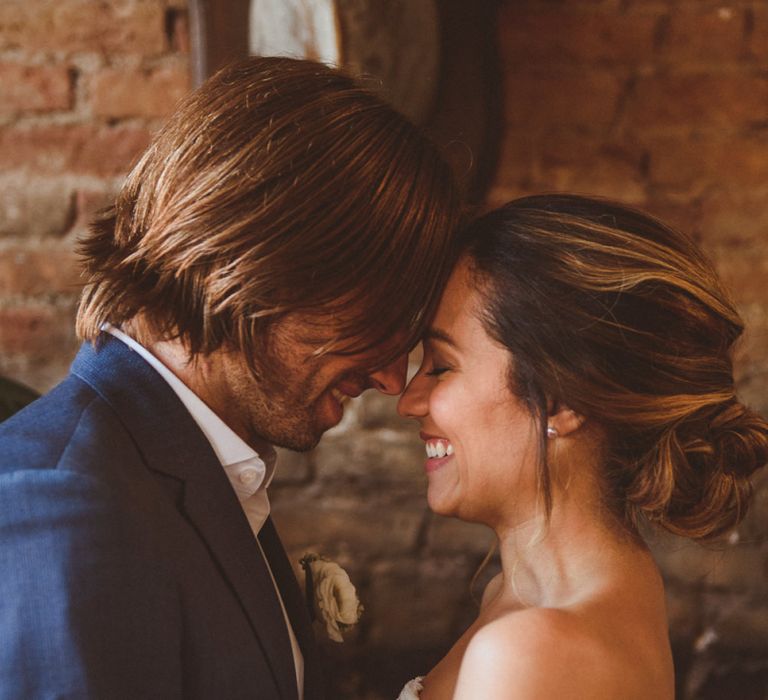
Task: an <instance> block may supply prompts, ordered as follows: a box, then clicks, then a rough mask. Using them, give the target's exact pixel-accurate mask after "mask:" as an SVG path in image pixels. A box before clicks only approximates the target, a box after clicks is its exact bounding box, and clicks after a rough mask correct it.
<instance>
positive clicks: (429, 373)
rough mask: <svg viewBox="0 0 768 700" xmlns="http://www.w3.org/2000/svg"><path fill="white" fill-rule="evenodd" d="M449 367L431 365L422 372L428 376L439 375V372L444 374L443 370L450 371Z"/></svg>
mask: <svg viewBox="0 0 768 700" xmlns="http://www.w3.org/2000/svg"><path fill="white" fill-rule="evenodd" d="M450 369H451V368H450V367H445V366H442V367H433V368H432V369H430V370H428V371H426V372H424V374H426V375H427V376H428V377H439V376H440V375H441V374H444V373H445V372H449V371H450Z"/></svg>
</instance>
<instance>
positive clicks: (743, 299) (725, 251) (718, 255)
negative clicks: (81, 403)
mask: <svg viewBox="0 0 768 700" xmlns="http://www.w3.org/2000/svg"><path fill="white" fill-rule="evenodd" d="M706 250H707V253H708V254H709V256H710V258H711V259H712V261H713V262H714V264H715V267H716V268H717V271H718V273H719V274H720V277H721V278H722V280H723V283H724V284H725V286H726V288H727V289H728V290H729V292H730V293H731V295H732V297H733V299H734V301H735V302H736V303H738V304H755V303H762V304H765V305H768V242H763V241H752V242H749V243H741V244H733V243H729V242H726V243H722V244H717V243H715V244H712V243H710V244H708V245H707V247H706Z"/></svg>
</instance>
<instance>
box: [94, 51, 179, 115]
mask: <svg viewBox="0 0 768 700" xmlns="http://www.w3.org/2000/svg"><path fill="white" fill-rule="evenodd" d="M187 90H189V75H188V72H187V65H186V63H175V64H173V65H171V66H163V67H161V68H156V69H147V70H137V69H134V70H129V71H125V70H120V69H118V68H105V69H104V70H101V71H99V72H98V73H96V74H95V75H94V76H93V78H92V79H91V82H90V92H91V98H90V102H91V108H92V110H93V113H94V114H95V115H96V116H100V117H163V116H167V115H168V114H170V112H171V111H173V107H174V105H175V104H176V103H177V102H178V101H179V100H180V99H181V98H182V97H183V96H184V94H185V93H186V92H187Z"/></svg>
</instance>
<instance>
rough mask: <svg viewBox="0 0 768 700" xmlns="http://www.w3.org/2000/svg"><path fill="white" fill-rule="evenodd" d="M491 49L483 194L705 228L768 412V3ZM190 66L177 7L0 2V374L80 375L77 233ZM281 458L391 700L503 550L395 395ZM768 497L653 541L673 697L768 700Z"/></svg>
mask: <svg viewBox="0 0 768 700" xmlns="http://www.w3.org/2000/svg"><path fill="white" fill-rule="evenodd" d="M499 41H500V53H501V59H502V62H503V75H504V83H503V86H501V89H503V94H504V97H505V128H504V134H503V146H502V148H503V150H502V157H501V158H500V165H499V169H498V173H497V176H496V179H495V183H494V185H493V188H492V191H491V193H490V201H491V203H492V204H498V203H501V202H503V201H506V200H507V199H509V198H512V197H514V196H518V195H520V194H526V193H531V192H540V191H543V190H554V189H568V190H575V191H579V192H588V193H597V194H603V195H608V196H612V197H616V198H619V199H623V200H625V201H629V202H632V203H634V204H637V205H639V206H642V207H644V208H647V209H649V210H650V211H652V212H654V213H656V214H658V215H659V216H661V217H663V218H666V219H668V220H670V221H672V222H674V223H676V224H677V225H679V226H680V227H682V228H683V229H685V230H687V231H689V232H691V233H692V234H693V235H694V236H695V237H696V238H697V239H698V240H699V241H700V242H701V243H702V245H703V246H704V247H705V248H706V249H707V251H708V252H709V253H710V254H711V255H712V256H713V257H714V259H715V262H716V264H717V266H718V269H719V270H720V272H721V274H722V275H723V277H724V278H725V280H726V282H727V283H728V285H729V286H730V288H731V289H732V292H733V295H734V297H735V299H736V301H737V303H738V305H739V307H740V309H741V311H742V312H743V314H744V316H745V318H746V319H747V322H748V324H749V332H748V334H747V337H746V338H745V341H744V343H743V344H742V345H741V347H740V349H739V353H738V363H737V374H738V381H739V388H740V390H741V392H742V395H743V396H744V397H745V398H746V399H747V400H748V401H749V402H751V403H752V404H753V405H754V406H755V407H756V408H758V409H760V410H762V411H763V412H765V413H768V399H767V398H766V396H767V395H768V392H766V388H768V294H767V293H766V292H765V289H766V288H768V234H766V233H765V226H766V224H768V197H766V195H767V194H768V192H766V190H768V184H766V183H768V180H766V177H765V175H766V174H767V173H768V7H766V5H765V4H764V3H763V2H760V1H758V0H754V1H750V2H747V1H740V0H738V1H737V0H734V1H732V2H720V3H711V2H709V1H708V0H623V1H620V0H568V2H554V1H553V0H506V1H505V2H502V3H501V5H500V16H499ZM187 71H188V40H187V31H186V13H185V10H184V3H183V0H110V1H109V2H95V1H93V0H47V1H46V0H34V1H31V2H30V1H26V2H22V1H20V0H3V2H0V374H7V375H9V376H13V377H15V378H17V379H21V380H23V381H26V382H27V383H29V384H31V385H32V386H34V387H36V388H38V389H40V390H44V389H47V388H49V387H50V386H52V384H54V383H55V382H56V381H58V379H59V378H61V377H62V375H63V374H64V373H65V371H66V368H67V366H68V364H69V362H70V360H71V358H72V356H73V354H74V352H75V351H76V341H75V338H74V334H73V331H72V319H73V313H74V306H75V302H76V297H77V293H78V275H77V271H76V267H75V261H74V256H73V242H74V240H75V238H76V236H77V234H78V232H80V231H82V229H83V226H84V225H85V222H86V221H87V220H88V218H89V216H90V215H91V214H92V213H93V211H95V209H96V208H98V207H99V206H101V205H102V204H103V203H105V202H107V201H108V200H109V198H110V197H111V196H113V195H114V193H115V191H116V190H117V188H118V187H119V185H120V182H121V179H122V177H123V175H124V174H125V172H127V170H128V168H129V166H130V163H131V162H132V161H133V160H134V159H135V158H136V157H137V155H138V154H139V153H140V152H141V151H142V149H143V148H144V146H145V145H146V143H147V141H148V138H149V135H150V133H151V132H152V130H153V129H155V128H157V126H158V124H159V123H160V122H161V121H162V118H163V116H164V115H166V114H167V113H168V112H169V111H170V110H171V109H172V106H173V103H174V102H175V100H176V99H178V97H179V96H180V95H181V94H182V93H183V92H184V91H185V90H186V89H187V86H188V78H187ZM283 457H284V458H283V462H282V466H281V469H280V472H279V476H278V479H277V482H276V484H275V487H274V489H273V491H274V498H273V500H274V511H275V517H276V519H277V520H278V521H279V525H280V527H281V529H282V531H283V532H284V535H285V539H286V541H287V543H288V545H289V548H290V550H291V552H292V553H293V554H294V555H295V557H298V556H299V555H300V554H301V553H303V552H304V551H306V550H315V551H322V552H325V553H326V554H328V555H330V556H333V557H336V558H338V559H339V560H341V561H342V563H344V564H345V565H347V566H348V568H349V569H350V571H351V573H352V577H353V580H354V581H355V582H356V583H357V584H358V587H359V589H360V593H361V597H362V598H363V602H364V604H365V606H366V615H365V618H364V621H363V623H362V624H361V625H360V626H359V628H358V629H356V630H355V631H354V632H353V634H352V636H351V638H350V640H349V641H348V642H347V643H346V644H345V645H344V646H333V645H331V644H330V643H329V645H328V652H329V655H330V657H331V660H332V675H333V676H334V677H335V678H336V683H337V686H338V694H339V696H340V697H350V698H369V699H370V700H375V699H377V698H393V697H395V696H396V693H397V691H398V690H399V687H400V685H401V684H402V682H403V681H404V680H406V679H407V678H408V677H410V676H411V675H416V674H417V673H420V672H423V671H424V670H425V669H426V668H428V667H429V666H430V665H431V664H432V663H433V662H434V661H435V660H436V659H437V658H438V657H439V656H440V654H441V653H443V652H444V651H445V649H446V648H447V646H448V645H449V644H450V642H451V640H452V639H455V637H456V636H458V634H459V633H460V631H461V630H462V629H463V628H464V627H465V626H466V624H467V623H468V622H469V620H470V619H471V618H472V617H473V615H474V608H473V605H474V604H473V602H472V596H471V594H470V587H469V582H470V579H471V577H472V574H473V573H474V571H475V570H476V569H477V566H478V564H479V563H480V561H481V560H482V559H483V557H484V556H485V554H486V552H487V551H488V548H489V546H490V544H491V540H490V537H489V536H488V533H486V532H485V531H484V530H483V529H480V528H476V527H471V526H467V525H464V524H461V523H458V522H456V521H453V520H446V519H442V518H437V517H435V516H433V515H432V514H430V512H429V511H428V509H427V508H426V505H425V500H424V481H423V477H422V475H421V470H420V466H419V465H420V463H421V461H422V448H421V446H420V443H419V442H418V440H416V439H415V435H414V429H413V426H411V425H410V424H409V423H408V422H407V421H403V420H400V419H398V418H396V417H395V415H394V402H393V401H392V400H391V399H388V398H386V397H381V396H377V395H366V396H365V397H364V398H363V399H362V400H358V401H356V402H353V403H352V404H350V406H349V407H348V409H347V415H346V417H345V419H344V421H343V423H342V425H340V426H339V427H338V428H336V429H335V430H334V431H332V433H331V434H329V435H328V436H327V437H326V438H325V439H324V440H323V442H322V444H321V446H320V447H319V448H318V449H317V450H315V451H314V452H313V453H310V454H307V455H296V454H289V453H286V454H284V456H283ZM755 505H756V508H755V509H754V511H753V513H752V515H751V516H750V518H749V520H748V521H747V523H745V525H744V526H743V527H742V528H740V530H739V534H738V537H734V538H732V540H731V542H730V543H728V544H726V545H724V546H722V547H720V548H718V549H715V550H712V549H703V548H700V547H695V546H692V545H689V544H687V543H685V542H678V541H663V542H662V541H659V542H656V543H655V544H654V548H655V550H656V551H657V555H658V557H659V560H660V561H661V563H662V567H663V569H664V573H665V577H666V578H667V582H668V589H669V608H670V618H671V620H672V635H673V640H674V643H675V650H676V655H677V662H678V670H679V679H680V680H679V687H680V692H679V697H681V698H696V699H697V700H705V699H708V698H725V697H739V698H745V699H748V698H752V697H755V698H756V697H762V695H758V694H757V693H759V691H758V690H756V689H757V688H764V687H765V684H766V674H767V673H768V670H767V666H768V663H767V662H766V656H768V600H766V594H765V588H766V575H767V574H768V540H767V538H766V526H765V522H766V519H767V518H768V482H766V480H765V479H764V480H763V484H762V486H759V488H758V498H757V501H756V504H755ZM494 566H495V564H493V563H492V564H491V565H490V567H489V569H487V570H486V572H485V573H484V574H482V575H481V580H480V584H479V585H478V586H477V587H476V592H477V593H479V591H480V590H481V585H482V580H483V579H484V578H486V577H487V576H488V575H489V574H490V573H491V572H492V571H493V569H494ZM761 683H762V685H760V684H761Z"/></svg>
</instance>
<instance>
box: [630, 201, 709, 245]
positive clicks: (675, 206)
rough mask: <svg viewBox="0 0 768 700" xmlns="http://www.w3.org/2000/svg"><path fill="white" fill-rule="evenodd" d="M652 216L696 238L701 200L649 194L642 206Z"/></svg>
mask: <svg viewBox="0 0 768 700" xmlns="http://www.w3.org/2000/svg"><path fill="white" fill-rule="evenodd" d="M641 208H642V209H643V210H644V211H647V212H648V213H649V214H651V215H652V216H655V217H656V218H657V219H659V220H660V221H662V222H663V223H665V224H667V226H672V227H673V228H675V229H677V230H678V231H682V232H683V233H685V234H687V235H688V236H691V237H692V238H694V240H695V239H696V238H697V235H698V233H697V232H698V230H699V220H700V219H701V202H700V200H698V199H694V200H689V199H685V198H682V199H672V198H670V197H664V196H661V195H659V194H658V192H657V193H656V194H655V196H654V195H651V196H649V198H648V200H647V201H646V202H644V203H643V206H642V207H641Z"/></svg>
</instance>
